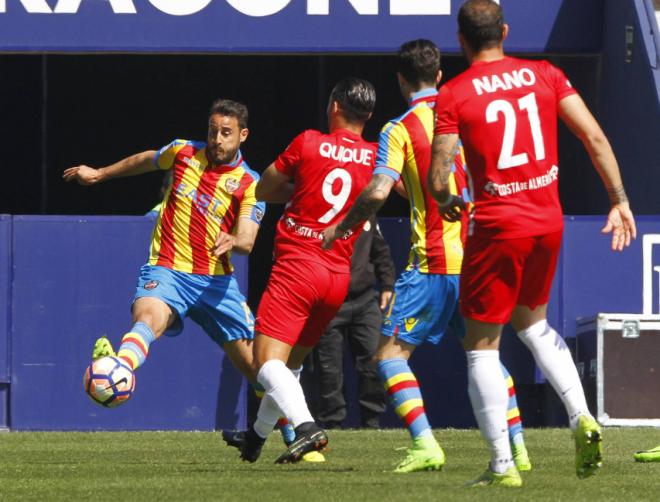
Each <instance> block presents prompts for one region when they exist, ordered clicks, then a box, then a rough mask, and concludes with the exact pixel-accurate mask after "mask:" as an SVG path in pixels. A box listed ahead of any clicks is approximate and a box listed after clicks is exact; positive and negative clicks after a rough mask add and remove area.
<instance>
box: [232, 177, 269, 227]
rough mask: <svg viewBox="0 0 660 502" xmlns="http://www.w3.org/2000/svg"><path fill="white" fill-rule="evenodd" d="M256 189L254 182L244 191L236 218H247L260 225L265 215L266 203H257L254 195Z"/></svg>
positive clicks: (255, 181)
mask: <svg viewBox="0 0 660 502" xmlns="http://www.w3.org/2000/svg"><path fill="white" fill-rule="evenodd" d="M256 187H257V180H254V181H253V182H252V183H250V186H248V187H247V189H246V190H245V193H244V194H243V199H242V200H241V205H240V208H239V210H238V216H239V217H240V218H249V219H251V220H252V221H254V222H255V223H257V224H259V225H260V224H261V220H262V219H263V217H264V214H266V203H265V202H263V201H257V197H256V195H255V190H256Z"/></svg>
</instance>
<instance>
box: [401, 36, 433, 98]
mask: <svg viewBox="0 0 660 502" xmlns="http://www.w3.org/2000/svg"><path fill="white" fill-rule="evenodd" d="M396 71H397V72H399V73H400V74H401V76H402V77H403V78H404V79H406V82H408V83H410V84H412V85H414V86H415V87H420V86H421V85H422V84H431V85H435V79H436V77H437V76H438V72H439V71H440V49H438V47H437V46H436V45H435V44H434V43H433V42H431V41H430V40H424V39H421V38H420V39H419V40H411V41H410V42H406V43H405V44H403V45H402V46H401V47H400V48H399V52H397V55H396Z"/></svg>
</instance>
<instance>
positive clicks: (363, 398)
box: [346, 290, 387, 429]
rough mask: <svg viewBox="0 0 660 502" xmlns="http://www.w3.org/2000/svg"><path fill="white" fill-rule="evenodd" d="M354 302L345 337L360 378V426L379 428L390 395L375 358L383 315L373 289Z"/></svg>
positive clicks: (358, 392)
mask: <svg viewBox="0 0 660 502" xmlns="http://www.w3.org/2000/svg"><path fill="white" fill-rule="evenodd" d="M351 303H352V305H353V307H352V309H351V310H352V316H351V317H352V319H351V322H350V324H349V326H348V330H347V334H346V337H347V340H348V343H349V345H350V348H351V353H352V355H353V362H354V366H355V371H356V373H357V378H358V391H357V394H358V395H357V397H358V403H359V405H360V425H361V426H362V427H366V428H372V429H377V428H379V427H380V416H381V415H382V414H383V412H384V411H385V408H386V406H387V396H386V394H385V389H384V388H383V384H382V382H381V380H380V376H379V374H378V363H377V361H376V360H375V358H374V356H375V354H376V351H377V350H378V344H379V341H380V338H381V337H380V327H381V323H382V315H381V312H380V307H379V305H378V301H377V299H376V295H375V293H374V292H373V291H372V290H370V291H368V292H367V293H366V294H364V295H362V296H361V297H360V298H356V299H355V300H353V301H352V302H351Z"/></svg>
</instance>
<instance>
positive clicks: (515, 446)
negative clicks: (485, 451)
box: [449, 305, 532, 471]
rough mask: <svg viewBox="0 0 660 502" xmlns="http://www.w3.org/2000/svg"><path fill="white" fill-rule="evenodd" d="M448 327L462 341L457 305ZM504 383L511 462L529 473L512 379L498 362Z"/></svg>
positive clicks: (462, 323)
mask: <svg viewBox="0 0 660 502" xmlns="http://www.w3.org/2000/svg"><path fill="white" fill-rule="evenodd" d="M449 327H450V328H451V329H452V331H453V332H454V334H455V335H456V336H458V337H459V338H460V339H461V342H462V341H463V338H465V320H464V319H463V316H462V315H461V312H460V309H459V308H458V305H457V306H456V310H455V311H454V315H453V316H452V318H451V321H450V322H449ZM500 367H501V369H502V374H503V375H504V381H505V382H506V386H507V391H508V393H509V406H508V409H507V420H508V422H507V423H508V426H509V442H510V443H511V451H512V453H513V460H514V463H515V464H516V467H517V468H518V470H519V471H530V470H531V469H532V463H531V461H530V460H529V454H528V453H527V447H526V446H525V438H524V436H523V424H522V420H521V418H520V410H519V409H518V400H517V398H516V388H515V385H514V382H513V377H512V376H511V375H510V373H509V370H507V369H506V367H505V366H504V364H502V363H501V362H500Z"/></svg>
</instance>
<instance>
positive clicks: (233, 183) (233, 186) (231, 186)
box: [225, 178, 241, 193]
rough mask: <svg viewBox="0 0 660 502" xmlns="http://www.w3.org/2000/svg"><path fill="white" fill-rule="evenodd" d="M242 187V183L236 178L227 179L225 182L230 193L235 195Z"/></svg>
mask: <svg viewBox="0 0 660 502" xmlns="http://www.w3.org/2000/svg"><path fill="white" fill-rule="evenodd" d="M240 186H241V182H240V181H238V180H237V179H236V178H227V179H226V181H225V188H226V189H227V191H228V192H229V193H234V192H235V191H236V190H238V187H240Z"/></svg>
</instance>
